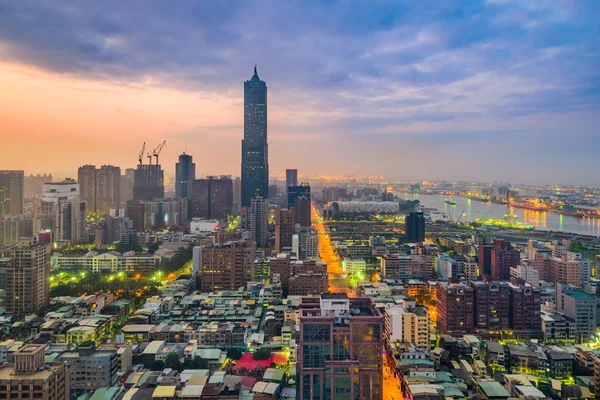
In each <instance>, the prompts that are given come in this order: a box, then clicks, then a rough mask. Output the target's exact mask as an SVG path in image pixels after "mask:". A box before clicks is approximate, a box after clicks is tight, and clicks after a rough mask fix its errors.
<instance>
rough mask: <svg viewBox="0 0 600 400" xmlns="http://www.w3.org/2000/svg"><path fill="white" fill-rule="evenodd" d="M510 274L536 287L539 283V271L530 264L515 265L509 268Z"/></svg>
mask: <svg viewBox="0 0 600 400" xmlns="http://www.w3.org/2000/svg"><path fill="white" fill-rule="evenodd" d="M510 276H511V277H514V278H521V279H523V280H524V281H525V282H527V283H529V284H530V285H531V286H535V287H538V286H539V284H540V273H539V272H538V271H537V270H536V269H534V268H533V267H532V266H531V265H517V266H516V267H515V268H511V269H510Z"/></svg>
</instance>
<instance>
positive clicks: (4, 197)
mask: <svg viewBox="0 0 600 400" xmlns="http://www.w3.org/2000/svg"><path fill="white" fill-rule="evenodd" d="M24 175H25V172H24V171H10V170H0V215H6V214H10V215H19V214H23V197H24V189H25V180H24V179H25V178H24Z"/></svg>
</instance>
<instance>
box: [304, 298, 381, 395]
mask: <svg viewBox="0 0 600 400" xmlns="http://www.w3.org/2000/svg"><path fill="white" fill-rule="evenodd" d="M383 336H384V335H383V317H382V315H381V313H380V312H379V310H377V309H376V308H375V306H374V304H373V302H372V300H371V299H369V298H352V299H349V298H348V295H347V294H345V293H325V294H322V295H321V296H320V298H319V297H303V298H302V299H301V301H300V337H299V340H300V342H299V345H298V377H299V381H298V390H299V397H298V398H299V399H300V400H309V399H321V398H327V399H338V398H348V399H373V400H375V399H379V400H381V399H382V398H383V393H382V386H383V374H382V368H383Z"/></svg>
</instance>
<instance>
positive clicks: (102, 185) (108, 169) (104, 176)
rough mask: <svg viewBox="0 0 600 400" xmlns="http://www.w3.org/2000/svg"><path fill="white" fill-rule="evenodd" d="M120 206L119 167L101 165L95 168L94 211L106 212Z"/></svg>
mask: <svg viewBox="0 0 600 400" xmlns="http://www.w3.org/2000/svg"><path fill="white" fill-rule="evenodd" d="M120 206H121V168H119V167H114V166H112V165H103V166H101V167H100V169H97V170H96V207H95V211H99V212H103V213H106V212H108V210H110V209H111V208H118V207H120Z"/></svg>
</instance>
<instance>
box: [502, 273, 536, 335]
mask: <svg viewBox="0 0 600 400" xmlns="http://www.w3.org/2000/svg"><path fill="white" fill-rule="evenodd" d="M508 286H509V288H510V314H509V315H510V328H511V329H513V330H515V331H539V330H540V329H542V314H541V300H540V289H539V288H538V287H535V286H532V285H529V284H526V285H513V284H510V283H509V284H508Z"/></svg>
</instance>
